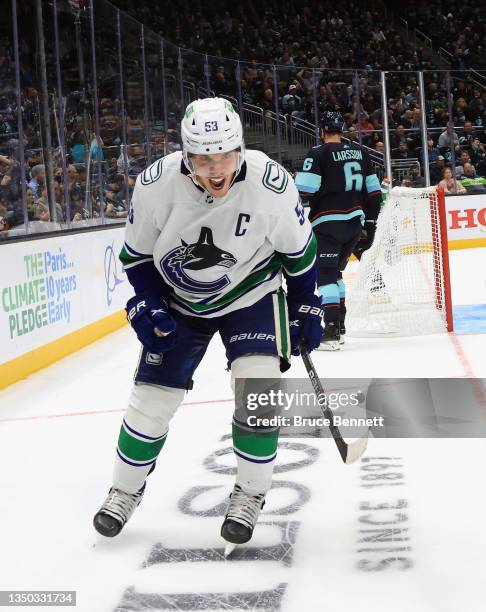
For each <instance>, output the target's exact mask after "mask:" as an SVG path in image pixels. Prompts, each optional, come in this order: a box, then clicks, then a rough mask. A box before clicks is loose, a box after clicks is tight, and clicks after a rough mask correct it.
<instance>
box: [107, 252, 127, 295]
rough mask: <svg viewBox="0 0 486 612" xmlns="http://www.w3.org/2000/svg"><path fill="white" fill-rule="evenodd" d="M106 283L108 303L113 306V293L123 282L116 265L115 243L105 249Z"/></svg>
mask: <svg viewBox="0 0 486 612" xmlns="http://www.w3.org/2000/svg"><path fill="white" fill-rule="evenodd" d="M105 283H106V303H107V304H108V306H111V302H112V299H113V293H114V291H115V289H116V287H117V286H118V285H121V283H123V280H122V279H121V278H118V270H117V265H116V257H115V252H114V250H113V243H111V244H109V245H108V246H107V247H106V249H105Z"/></svg>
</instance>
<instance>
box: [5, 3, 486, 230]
mask: <svg viewBox="0 0 486 612" xmlns="http://www.w3.org/2000/svg"><path fill="white" fill-rule="evenodd" d="M115 1H116V4H117V6H119V7H120V8H121V9H123V10H126V11H128V13H129V14H131V15H132V16H133V17H135V18H136V19H137V20H139V21H141V22H143V23H145V24H148V27H150V28H151V29H153V30H155V31H156V32H157V33H158V34H160V35H162V36H164V38H166V40H167V41H169V42H168V43H167V44H168V45H169V46H170V45H171V44H172V45H173V46H174V45H178V46H181V47H183V48H184V49H192V50H193V51H194V52H197V53H201V54H207V55H208V57H209V65H210V71H209V74H208V75H205V74H204V69H203V61H202V60H203V57H204V55H201V56H196V55H195V54H194V53H193V54H191V53H189V52H184V58H185V59H184V61H185V64H184V74H185V77H186V78H189V80H191V81H193V82H194V83H195V84H196V85H197V86H205V85H206V83H207V79H208V78H209V81H210V83H209V84H210V88H211V91H212V92H214V94H216V95H226V96H232V97H233V98H236V99H238V97H239V96H241V98H242V100H243V102H245V103H247V104H251V105H254V106H257V107H260V108H262V109H263V110H264V111H265V112H274V111H275V110H276V108H277V106H278V108H279V111H280V112H281V113H282V114H284V115H285V116H286V117H287V119H288V121H289V122H291V121H293V122H299V121H309V122H312V123H315V122H316V121H318V119H319V116H320V115H321V113H322V112H323V111H325V110H339V111H341V112H342V114H343V115H344V119H345V123H346V126H345V128H346V133H345V136H346V137H347V138H349V140H351V141H356V142H357V141H360V142H361V143H362V144H364V145H366V146H368V147H370V148H372V149H374V150H375V151H376V152H377V153H379V154H381V153H382V152H383V150H384V136H383V120H382V111H381V89H380V84H379V75H378V72H376V71H379V70H389V71H391V72H390V73H389V77H388V79H387V91H388V100H387V106H388V120H389V128H390V145H391V156H392V159H393V160H397V161H398V160H402V161H403V160H405V161H406V160H408V159H411V160H415V159H417V160H418V162H419V163H418V165H416V166H414V165H413V164H411V165H410V172H409V174H407V175H405V176H403V175H402V176H401V177H400V182H401V183H402V184H410V185H414V186H419V185H421V184H423V180H424V179H423V172H421V170H420V168H423V163H424V154H423V150H422V145H421V108H420V103H419V95H418V86H417V80H416V75H415V72H414V71H416V70H425V71H426V73H425V87H426V103H425V113H426V119H427V130H428V141H427V148H428V155H429V161H430V175H431V180H432V184H438V183H439V182H440V183H441V184H442V185H443V186H444V187H445V189H446V191H447V192H449V193H458V192H462V191H463V190H464V191H465V192H467V193H479V192H486V188H485V182H486V180H485V177H486V151H485V143H486V138H485V126H486V89H485V88H483V87H481V85H480V84H479V83H477V82H476V83H475V82H474V81H472V80H470V79H467V78H465V75H462V74H460V73H456V74H454V73H453V79H452V96H453V105H452V117H449V113H448V105H447V95H446V81H445V78H444V75H443V73H441V72H440V71H439V70H437V69H436V68H435V67H434V66H433V64H432V60H431V56H430V54H428V55H426V54H424V53H423V51H422V50H421V49H420V48H418V47H417V46H415V45H413V44H412V43H411V42H410V41H407V40H405V39H404V37H403V36H402V35H401V33H400V32H399V30H398V29H397V28H396V27H395V26H394V21H393V19H392V15H391V14H390V13H389V12H387V11H386V9H385V5H384V3H383V2H381V1H379V0H374V1H373V2H368V3H367V4H366V8H363V6H362V5H361V4H360V3H358V2H351V3H350V4H345V5H343V6H337V5H336V4H335V3H332V2H330V1H328V0H324V1H318V0H304V1H303V2H297V0H283V1H280V2H277V1H276V0H268V1H267V2H266V3H265V5H264V6H263V7H262V6H261V5H259V4H258V3H257V2H255V1H254V0H249V1H248V2H246V3H244V4H237V3H235V4H234V5H232V6H229V5H228V3H227V2H226V1H223V0H213V1H212V2H202V1H200V0H199V1H197V0H188V1H187V2H185V3H182V4H181V5H179V4H176V3H169V4H166V3H163V4H162V3H152V2H151V3H148V2H142V1H140V0H115ZM18 4H19V20H20V25H21V27H20V57H21V82H22V84H23V88H22V118H23V131H24V149H25V156H24V162H25V178H26V184H27V185H26V201H27V216H28V220H29V221H30V222H41V223H45V222H48V221H50V222H53V221H55V222H56V223H63V224H64V223H67V222H69V223H78V222H80V221H87V220H93V219H94V220H96V219H99V218H100V217H105V218H108V219H113V220H117V219H123V218H124V217H126V215H127V210H128V201H129V198H130V193H131V190H132V189H133V185H134V180H135V178H136V175H137V174H138V173H139V172H140V171H141V170H142V169H143V168H144V167H145V166H146V165H147V163H148V162H149V161H151V160H152V159H154V158H156V157H158V156H160V155H162V154H164V152H172V151H174V150H177V149H179V148H180V143H179V140H178V119H179V117H180V114H181V111H182V107H183V105H184V102H182V100H180V99H177V96H175V97H174V96H173V97H172V98H171V106H170V109H169V111H170V112H168V117H167V119H168V120H167V125H164V124H163V123H162V122H161V121H160V114H159V120H158V121H156V120H155V117H154V121H153V122H152V125H151V130H150V143H148V142H147V140H148V139H147V138H145V126H144V123H143V120H142V118H141V117H143V89H142V83H141V81H142V79H141V76H140V74H138V77H132V80H131V81H129V82H127V83H126V100H125V103H126V121H125V132H126V142H127V144H128V146H127V148H126V149H125V152H123V148H122V147H121V146H120V145H121V143H122V138H123V137H122V133H123V130H122V125H121V113H120V98H119V94H118V91H117V86H116V79H117V74H116V69H115V68H114V67H113V66H114V65H113V62H112V63H111V65H110V62H104V61H102V60H100V61H99V65H98V75H99V80H100V82H103V83H108V82H111V83H112V86H111V87H105V89H104V90H103V91H100V96H99V97H100V100H99V115H100V123H99V125H100V137H101V141H102V142H101V146H99V143H97V142H96V138H95V136H94V122H93V116H92V115H93V113H92V110H91V113H90V112H89V111H87V110H86V107H87V103H86V99H87V98H89V96H91V95H92V92H91V91H88V90H89V89H90V84H89V83H88V85H87V86H86V93H85V94H83V93H80V92H79V91H77V90H78V89H79V81H76V78H78V77H79V75H78V72H79V71H77V70H76V65H77V60H78V59H79V58H76V48H75V43H74V37H73V36H72V35H71V36H70V35H69V33H68V31H67V30H64V32H65V33H64V34H63V29H62V28H61V42H60V46H61V51H62V58H63V59H62V61H63V70H64V73H65V75H66V77H65V82H64V95H65V96H66V100H67V102H66V116H65V126H66V130H65V140H66V153H67V158H66V160H65V166H66V170H65V171H64V170H63V157H62V155H61V152H60V147H59V144H60V143H59V140H58V131H57V130H56V129H54V126H56V122H58V120H59V116H58V115H57V116H55V114H54V113H52V111H51V113H52V116H51V125H52V128H53V129H52V139H53V188H52V192H53V194H54V198H55V205H54V206H53V205H51V206H49V201H48V193H47V192H48V190H47V185H46V159H45V156H44V153H45V150H43V148H42V144H43V143H42V141H41V130H40V93H39V92H40V84H39V76H38V74H37V72H36V62H35V54H36V43H35V38H34V37H32V36H30V35H29V31H32V27H33V21H32V20H33V19H34V14H33V11H32V6H30V3H29V2H19V3H18ZM449 4H454V6H455V8H454V12H453V13H452V15H453V17H452V18H449V13H447V14H445V13H444V11H445V10H449V9H448V8H447V6H449ZM432 5H433V6H435V9H436V11H439V13H438V14H439V20H438V21H439V22H440V23H442V22H443V21H444V18H445V23H446V26H445V30H444V31H443V30H441V33H440V34H437V36H438V38H440V39H441V41H442V46H444V47H447V45H449V48H450V49H455V50H454V54H455V55H457V56H461V57H462V60H461V61H462V62H463V63H462V64H461V65H459V64H458V65H457V67H458V68H459V67H461V66H463V67H480V66H481V61H483V62H484V53H482V47H483V43H484V35H485V33H484V23H485V21H484V17H485V12H484V9H483V8H481V6H480V5H479V6H474V5H469V4H468V3H467V2H466V4H465V10H463V11H462V13H461V10H459V8H458V7H457V6H456V4H455V3H446V2H444V1H442V2H441V1H440V0H433V1H432V4H431V5H430V6H432ZM462 6H464V5H462ZM410 8H411V12H410V13H409V15H411V18H412V19H414V20H416V22H417V24H418V25H420V27H421V28H422V29H423V30H424V31H429V32H430V30H427V28H428V27H429V26H428V25H427V24H428V23H429V25H430V23H431V20H432V16H433V11H432V10H431V9H430V10H429V9H427V10H425V9H424V8H423V6H422V5H421V4H420V3H419V2H418V1H416V0H410ZM454 15H455V16H456V17H454ZM429 17H430V19H429ZM61 19H67V20H69V19H71V20H72V15H70V14H69V12H68V11H67V10H66V11H65V12H64V13H62V14H61ZM83 19H84V20H85V22H86V23H85V28H86V32H88V31H89V27H88V26H89V24H88V23H87V13H86V11H85V12H84V14H83V13H82V14H81V21H82V20H83ZM427 20H428V21H427ZM132 23H134V22H132ZM2 25H5V24H2V23H0V231H1V230H5V229H8V228H13V227H15V226H18V225H20V224H22V223H23V222H24V213H23V211H22V206H21V202H22V193H21V188H20V185H21V181H20V171H21V170H20V158H19V149H20V148H19V141H18V125H17V100H16V89H15V78H14V55H13V49H12V44H11V33H10V32H8V31H6V30H5V29H2ZM434 25H435V26H437V23H435V24H433V25H430V27H431V28H433V26H434ZM7 26H8V24H7ZM461 28H469V30H467V34H468V35H467V36H466V38H464V36H463V35H462V34H460V30H461ZM444 32H445V34H444ZM456 34H457V37H456ZM443 36H444V39H443V40H442V37H443ZM48 38H49V37H48ZM49 40H51V39H49ZM114 40H115V39H114ZM134 40H135V41H138V40H139V38H138V37H134ZM113 44H114V43H113ZM136 44H138V43H136ZM451 45H452V46H451ZM112 46H113V45H112ZM47 47H48V48H47V56H48V57H47V64H48V80H49V83H50V85H51V89H52V91H55V86H54V83H55V59H54V54H53V50H52V40H51V42H50V43H49V44H48V45H47ZM174 48H175V47H174ZM457 49H461V50H462V51H461V53H459V51H457ZM456 51H457V53H456ZM125 54H127V55H129V54H130V47H129V45H128V43H127V44H126V47H125ZM134 57H137V58H138V59H139V55H138V50H136V51H135V50H134ZM173 57H175V56H173ZM196 57H198V58H199V59H198V61H195V58H196ZM223 58H231V60H227V59H223ZM138 59H137V61H138ZM237 60H239V61H240V67H241V73H240V74H241V78H240V80H239V81H237V80H236V72H235V67H236V61H237ZM84 61H85V63H86V66H88V64H89V61H90V50H89V47H88V44H87V43H86V46H85V49H84ZM148 61H150V57H149V58H148ZM155 61H156V62H157V61H158V58H157V57H156V60H155ZM67 65H70V66H71V68H72V70H71V71H70V70H68V69H67ZM272 65H277V66H278V70H277V89H276V91H277V96H278V100H275V88H274V72H273V70H272ZM176 68H177V66H176V63H175V61H174V60H172V64H171V62H170V61H169V63H168V72H170V71H171V69H172V71H173V72H174V73H175V72H176ZM346 70H347V71H348V72H343V71H346ZM355 70H358V71H359V76H358V79H357V80H354V75H355ZM372 71H375V72H372ZM398 71H409V72H408V73H407V72H400V73H399V72H398ZM67 75H69V79H68V76H67ZM73 75H74V77H73ZM463 77H464V78H463ZM110 79H111V80H110ZM356 83H358V84H359V103H358V96H357V90H356ZM314 89H315V91H314ZM54 99H55V98H54V97H53V100H54ZM276 102H277V105H276ZM316 110H317V113H316ZM449 120H452V122H453V124H454V130H452V129H451V128H447V124H448V121H449ZM97 173H101V174H97ZM99 176H101V177H102V181H100V180H99ZM100 184H101V185H102V187H100Z"/></svg>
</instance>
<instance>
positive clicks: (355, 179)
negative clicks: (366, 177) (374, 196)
mask: <svg viewBox="0 0 486 612" xmlns="http://www.w3.org/2000/svg"><path fill="white" fill-rule="evenodd" d="M343 170H344V178H345V179H346V186H345V188H344V189H345V191H353V188H354V191H361V189H362V188H363V175H362V174H361V164H359V163H358V162H353V161H351V162H346V163H345V164H344V166H343Z"/></svg>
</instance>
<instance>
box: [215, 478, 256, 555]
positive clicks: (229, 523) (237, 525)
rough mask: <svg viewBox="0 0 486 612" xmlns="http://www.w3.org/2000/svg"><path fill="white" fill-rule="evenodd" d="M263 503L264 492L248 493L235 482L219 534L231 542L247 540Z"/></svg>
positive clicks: (251, 533) (242, 542)
mask: <svg viewBox="0 0 486 612" xmlns="http://www.w3.org/2000/svg"><path fill="white" fill-rule="evenodd" d="M264 505H265V493H260V494H259V495H249V494H248V493H245V491H243V489H242V488H241V487H240V486H239V485H237V484H235V486H234V489H233V492H232V493H231V495H230V502H229V505H228V510H227V512H226V516H225V517H224V522H223V526H222V527H221V536H222V537H223V538H224V539H225V540H226V541H227V542H230V543H231V544H244V543H245V542H248V541H249V540H250V539H251V536H252V535H253V529H254V528H255V524H256V522H257V520H258V516H259V514H260V510H261V509H262V508H263V506H264Z"/></svg>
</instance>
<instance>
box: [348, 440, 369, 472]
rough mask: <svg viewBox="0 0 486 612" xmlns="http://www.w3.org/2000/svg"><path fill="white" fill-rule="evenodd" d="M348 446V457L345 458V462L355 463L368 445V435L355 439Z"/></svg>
mask: <svg viewBox="0 0 486 612" xmlns="http://www.w3.org/2000/svg"><path fill="white" fill-rule="evenodd" d="M347 446H348V449H347V453H346V459H344V463H346V464H348V465H349V464H350V463H354V462H355V461H357V460H358V459H359V458H360V457H361V455H362V454H363V453H364V452H365V450H366V447H367V446H368V436H365V437H364V438H360V439H359V440H355V441H354V442H352V443H351V444H348V445H347Z"/></svg>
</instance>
